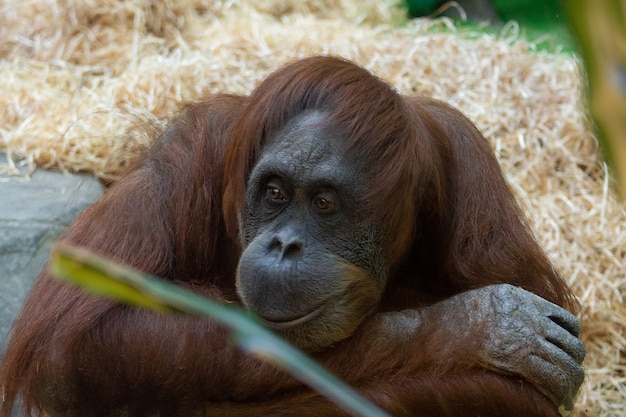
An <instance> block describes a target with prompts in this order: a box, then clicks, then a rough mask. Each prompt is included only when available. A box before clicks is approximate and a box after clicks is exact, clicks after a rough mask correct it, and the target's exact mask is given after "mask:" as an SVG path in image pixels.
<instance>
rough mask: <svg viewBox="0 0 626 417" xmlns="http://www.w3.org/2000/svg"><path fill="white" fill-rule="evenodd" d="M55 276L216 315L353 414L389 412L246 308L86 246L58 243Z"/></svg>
mask: <svg viewBox="0 0 626 417" xmlns="http://www.w3.org/2000/svg"><path fill="white" fill-rule="evenodd" d="M50 265H51V271H52V274H53V275H54V276H55V277H57V278H60V279H63V280H66V281H70V282H72V283H74V284H76V285H78V286H80V287H82V288H84V289H86V290H88V291H90V292H92V293H94V294H97V295H100V296H104V297H108V298H112V299H115V300H119V301H122V302H125V303H129V304H133V305H137V306H141V307H147V308H150V309H153V310H157V311H160V312H171V313H186V314H193V315H201V316H207V317H211V318H212V319H214V320H217V321H219V322H220V323H222V324H224V325H226V326H228V327H229V328H230V329H232V331H233V334H232V341H233V343H234V344H236V345H237V346H239V347H240V348H242V349H243V350H244V351H246V352H249V353H251V354H254V355H256V356H257V357H259V358H261V359H263V360H265V361H268V362H271V363H273V364H274V365H276V366H278V367H280V368H283V369H284V370H286V371H287V372H289V373H290V374H292V375H293V376H294V377H296V378H298V379H300V380H301V381H302V382H304V383H306V384H308V385H309V386H310V387H311V388H313V389H315V390H317V391H318V392H319V393H320V394H322V395H324V396H325V397H327V398H328V399H330V400H331V401H334V402H335V403H336V404H337V405H339V406H340V407H342V408H343V409H344V410H346V411H348V412H349V413H351V414H352V415H354V416H363V417H384V416H387V414H386V413H385V412H383V411H382V410H380V409H379V408H378V407H377V406H375V405H374V404H372V403H371V402H370V401H368V400H367V399H365V398H363V397H362V396H360V395H359V394H358V393H357V392H356V391H355V390H353V389H352V388H351V387H349V386H348V385H346V384H345V383H344V382H342V381H341V380H339V379H338V378H337V377H335V376H334V375H332V374H331V373H330V372H328V371H327V370H326V369H324V368H323V367H321V366H320V365H318V364H317V363H315V362H314V361H313V360H312V359H311V358H309V357H308V356H307V355H305V354H304V353H302V352H301V351H299V350H297V349H296V348H294V347H293V346H291V345H289V344H288V343H287V342H285V341H284V340H283V339H281V338H279V337H278V336H276V335H275V334H273V333H272V332H270V331H269V330H267V329H266V328H265V327H263V326H262V325H261V324H260V323H259V322H258V321H256V320H255V318H254V315H253V314H252V313H251V312H249V311H247V310H244V309H243V308H241V307H237V306H234V305H225V304H221V303H218V302H216V301H213V300H210V299H208V298H205V297H202V296H200V295H197V294H195V293H193V292H191V291H188V290H185V289H183V288H181V287H178V286H175V285H172V284H170V283H168V282H166V281H163V280H161V279H159V278H156V277H153V276H150V275H148V274H144V273H142V272H139V271H136V270H133V269H130V268H127V267H124V266H122V265H119V264H116V263H114V262H112V261H110V260H108V259H105V258H103V257H101V256H97V255H95V254H93V253H90V252H89V251H87V250H85V249H81V248H76V247H72V246H68V245H65V244H57V245H56V246H55V247H54V249H53V252H52V257H51V262H50Z"/></svg>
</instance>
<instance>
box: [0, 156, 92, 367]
mask: <svg viewBox="0 0 626 417" xmlns="http://www.w3.org/2000/svg"><path fill="white" fill-rule="evenodd" d="M0 165H6V155H4V154H0ZM103 191H104V190H103V187H102V186H101V184H100V182H99V181H98V180H97V179H96V178H94V177H92V176H89V175H67V174H62V173H58V172H51V171H46V170H36V171H35V172H34V173H33V174H32V175H31V176H30V177H26V176H24V177H21V176H0V358H1V356H2V352H4V349H5V347H6V341H7V337H8V334H9V330H10V328H11V324H12V322H13V320H14V318H15V316H16V315H17V313H18V312H19V309H20V307H21V304H22V302H23V301H24V298H25V297H26V295H27V294H28V291H29V290H30V288H31V287H32V285H33V283H34V281H35V279H36V278H37V276H38V275H39V272H40V271H41V269H42V268H43V266H44V264H45V262H46V260H47V259H48V254H49V251H50V247H51V244H52V242H53V241H54V239H55V238H56V237H57V236H58V235H59V234H60V233H61V232H62V231H63V230H64V229H65V227H66V226H67V225H68V224H69V223H70V222H71V221H72V220H73V219H74V218H75V217H76V216H77V215H78V213H80V212H81V211H82V210H83V209H84V208H85V207H87V206H88V205H89V204H91V203H92V202H93V201H95V200H96V199H97V198H99V197H100V196H101V195H102V193H103Z"/></svg>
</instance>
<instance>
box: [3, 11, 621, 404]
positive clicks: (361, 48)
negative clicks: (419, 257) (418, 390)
mask: <svg viewBox="0 0 626 417" xmlns="http://www.w3.org/2000/svg"><path fill="white" fill-rule="evenodd" d="M395 3H396V1H395V0H385V1H381V0H361V1H359V0H340V1H333V0H282V1H280V0H270V1H263V0H258V1H254V0H242V1H228V0H223V1H212V0H195V1H194V0H181V1H174V0H152V1H149V0H143V1H142V0H129V1H121V0H59V1H45V0H23V1H19V0H3V1H1V2H0V40H1V41H2V42H1V43H0V149H2V148H4V150H5V151H7V152H8V153H9V155H10V156H11V157H12V158H13V160H15V161H17V160H22V162H24V161H26V163H28V164H29V165H30V166H31V167H34V166H41V167H49V168H55V169H61V170H67V171H92V172H94V173H96V174H97V175H98V176H100V177H101V178H103V179H105V180H115V178H117V175H118V174H119V172H120V169H121V168H123V167H124V166H125V165H126V164H127V163H128V161H129V159H131V158H132V155H133V153H134V152H136V151H137V150H140V149H142V148H143V147H145V146H146V145H147V144H148V143H149V138H150V134H151V133H153V131H154V130H155V129H158V128H160V127H162V126H163V124H164V123H165V122H166V121H167V119H168V117H171V116H172V115H173V114H175V112H176V110H177V109H178V108H179V105H180V103H181V102H183V101H185V100H193V99H196V98H198V97H200V96H201V95H202V94H203V93H206V92H234V93H247V92H249V91H250V90H251V89H252V88H253V87H254V85H255V84H256V83H257V82H258V81H259V80H261V79H262V78H263V77H265V76H266V75H267V74H268V73H269V71H270V70H272V69H274V68H276V67H277V66H278V65H280V64H282V63H284V62H286V61H289V60H292V59H294V58H297V57H303V56H307V55H311V54H320V53H323V54H326V53H331V54H338V55H341V56H344V57H347V58H350V59H353V60H355V61H356V62H358V63H360V64H362V65H364V66H365V67H367V68H369V69H370V70H372V71H373V72H375V73H376V74H378V75H380V76H382V77H383V78H385V79H387V80H388V81H390V82H391V83H393V84H394V85H395V86H397V88H398V89H399V90H401V91H402V92H405V93H413V92H414V93H420V94H427V95H431V96H434V97H436V98H439V99H442V100H444V101H447V102H449V103H451V104H452V105H454V106H456V107H458V108H459V109H461V110H462V111H463V112H464V113H465V114H467V115H468V116H469V117H470V119H472V120H473V121H474V122H475V123H476V124H477V125H478V127H479V128H480V129H481V130H482V131H483V133H484V134H485V135H486V137H487V138H488V139H489V140H490V141H491V143H492V145H493V147H494V149H495V151H496V154H497V156H498V159H499V160H500V162H501V165H502V167H503V170H504V171H505V173H506V175H507V177H508V179H509V181H510V183H511V184H512V187H513V189H514V190H515V192H516V193H517V195H518V197H519V200H520V202H521V204H522V206H523V208H524V209H525V211H526V212H527V214H528V216H529V218H530V221H531V224H532V225H533V227H534V228H535V230H536V232H537V234H538V236H539V238H540V240H541V241H542V243H543V244H544V246H545V248H546V249H547V251H548V252H549V253H550V255H551V257H552V259H553V260H554V262H555V263H556V265H557V266H558V267H559V268H560V270H561V271H562V272H563V274H564V276H566V277H568V279H569V282H570V284H571V285H572V287H573V288H574V290H575V292H576V294H577V295H578V296H579V298H580V300H581V301H582V303H583V305H584V307H585V313H584V317H583V319H584V325H583V327H584V332H583V336H582V337H583V340H584V342H585V344H586V346H587V349H588V355H587V358H586V361H585V367H586V370H587V378H586V381H585V383H584V386H583V388H582V392H581V394H580V396H579V398H578V406H579V410H583V411H587V412H588V413H589V414H590V415H593V416H620V415H621V416H623V415H626V412H625V411H624V403H625V402H626V401H625V398H626V306H625V303H624V297H625V296H626V278H625V276H624V271H625V270H626V268H625V267H626V260H625V259H626V221H625V220H626V211H625V209H624V207H625V206H624V205H622V204H620V203H619V202H618V201H617V199H616V196H615V194H614V193H613V191H612V189H611V187H612V185H611V184H610V180H609V179H608V177H607V172H606V169H605V166H604V164H603V163H602V161H601V159H599V157H598V154H597V143H596V139H595V138H594V136H593V133H592V132H591V130H590V123H589V121H588V117H587V115H586V113H585V110H584V106H583V103H582V101H581V99H580V97H581V95H582V84H583V81H582V78H581V71H580V63H579V62H578V60H577V59H575V58H572V57H571V56H567V55H550V54H546V53H529V52H528V51H529V50H532V49H533V45H532V44H528V43H526V42H525V41H523V40H521V39H520V37H519V33H518V30H519V28H518V27H517V26H516V25H515V24H511V25H508V26H507V28H506V29H505V30H503V32H502V33H501V34H500V35H499V36H497V37H494V36H487V35H482V34H470V33H458V32H457V33H456V34H454V33H450V29H451V25H450V23H449V22H448V21H446V20H438V21H426V20H416V21H412V22H409V23H406V22H404V21H403V12H402V10H399V9H398V8H396V7H395V6H394V5H395ZM470 38H471V39H470ZM146 122H147V125H152V126H155V127H156V128H146V127H145V126H146ZM2 171H3V172H4V173H5V174H7V173H9V174H10V173H11V172H12V171H13V167H12V166H11V164H9V165H8V166H5V167H2Z"/></svg>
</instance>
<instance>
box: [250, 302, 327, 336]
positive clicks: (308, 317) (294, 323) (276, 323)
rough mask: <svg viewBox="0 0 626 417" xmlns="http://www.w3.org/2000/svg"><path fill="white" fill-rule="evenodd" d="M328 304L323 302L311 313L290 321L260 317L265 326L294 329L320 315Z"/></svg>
mask: <svg viewBox="0 0 626 417" xmlns="http://www.w3.org/2000/svg"><path fill="white" fill-rule="evenodd" d="M326 306H327V304H322V305H321V306H319V307H317V308H316V309H315V310H313V311H311V312H310V313H306V314H305V315H304V316H300V317H298V318H297V319H293V320H288V321H270V320H267V319H264V318H263V317H260V319H261V322H262V323H263V324H264V325H265V326H267V327H269V328H270V329H274V330H289V329H293V328H294V327H298V326H301V325H303V324H304V323H306V322H308V321H311V320H313V319H315V318H317V317H319V316H320V315H321V314H322V312H323V311H324V310H325V309H326Z"/></svg>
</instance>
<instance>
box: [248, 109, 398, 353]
mask: <svg viewBox="0 0 626 417" xmlns="http://www.w3.org/2000/svg"><path fill="white" fill-rule="evenodd" d="M323 120H324V115H323V114H321V113H319V112H309V113H305V114H303V115H301V116H300V117H297V118H295V119H294V120H292V122H291V123H289V124H288V125H287V126H286V128H285V129H283V131H281V132H280V133H279V134H278V135H276V137H274V138H271V139H270V141H269V143H268V144H267V145H266V146H265V148H264V149H263V151H262V154H261V157H260V159H259V161H258V163H257V164H256V166H255V167H254V169H253V171H252V173H251V175H250V178H249V181H248V186H247V192H246V210H245V213H242V216H241V220H242V221H241V225H242V227H241V230H242V240H243V244H244V247H245V250H244V252H243V254H242V257H241V260H240V263H239V268H238V274H237V286H238V291H239V294H240V297H241V299H242V301H243V302H244V303H245V304H246V306H248V307H249V308H250V309H252V310H253V311H255V312H256V313H257V314H258V315H259V316H260V317H261V318H262V319H264V320H265V321H266V322H268V323H269V325H270V326H271V327H274V328H277V329H280V330H283V331H285V332H286V336H287V337H288V338H291V339H292V341H294V342H295V343H296V344H298V345H300V347H303V348H312V349H317V348H321V347H322V346H321V345H322V344H329V343H332V342H334V341H336V340H339V339H338V338H344V337H346V336H348V335H349V334H350V333H351V332H352V331H353V330H354V328H355V327H356V325H358V323H360V322H361V321H362V319H363V318H364V317H365V316H366V315H367V314H368V313H369V312H370V311H371V310H372V309H373V308H374V307H375V306H376V304H377V303H378V301H379V299H380V294H381V292H382V290H383V288H384V284H385V280H386V260H385V259H384V258H383V256H384V255H383V253H384V252H383V250H382V248H384V247H385V246H384V244H383V242H382V241H381V240H382V239H381V235H382V234H381V233H378V232H377V231H376V229H375V228H374V226H373V225H372V224H371V222H366V221H365V219H366V218H368V216H369V215H370V211H369V210H368V204H367V202H365V201H363V199H362V198H361V196H363V195H364V194H365V185H364V184H365V183H366V174H365V169H364V167H363V165H362V164H360V163H358V162H357V161H356V160H354V159H353V158H351V157H350V155H349V154H347V153H346V152H344V150H343V139H342V138H341V137H339V136H337V135H336V134H335V133H333V132H332V131H331V129H330V128H328V127H327V126H324V123H323ZM357 286H358V287H359V288H355V287H357ZM359 294H360V295H359ZM355 295H356V297H355ZM359 315H360V316H362V317H361V318H355V316H359ZM312 325H320V326H322V325H323V326H330V327H331V328H335V329H336V332H335V334H333V332H331V334H329V335H327V336H324V337H323V338H324V342H323V343H322V342H321V341H320V340H317V339H318V338H319V337H321V336H319V335H316V334H315V333H316V332H315V331H314V330H313V327H314V326H312ZM321 330H322V329H321V328H320V331H321ZM295 333H298V335H300V336H295ZM306 333H309V334H308V335H307V336H306V337H305V338H306V339H316V341H310V340H309V341H305V340H297V339H298V338H300V337H303V336H302V335H304V334H306ZM312 345H315V346H312Z"/></svg>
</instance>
